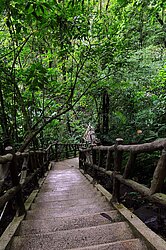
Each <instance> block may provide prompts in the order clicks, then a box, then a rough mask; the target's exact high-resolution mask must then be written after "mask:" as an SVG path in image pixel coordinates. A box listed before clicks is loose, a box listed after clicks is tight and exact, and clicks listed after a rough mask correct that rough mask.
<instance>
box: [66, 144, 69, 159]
mask: <svg viewBox="0 0 166 250" xmlns="http://www.w3.org/2000/svg"><path fill="white" fill-rule="evenodd" d="M68 149H69V145H68V144H66V145H65V151H66V152H65V153H66V158H69V151H68ZM69 150H70V149H69Z"/></svg>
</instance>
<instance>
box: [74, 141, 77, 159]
mask: <svg viewBox="0 0 166 250" xmlns="http://www.w3.org/2000/svg"><path fill="white" fill-rule="evenodd" d="M76 156H77V144H75V145H74V158H75V157H76Z"/></svg>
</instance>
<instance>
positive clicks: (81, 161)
mask: <svg viewBox="0 0 166 250" xmlns="http://www.w3.org/2000/svg"><path fill="white" fill-rule="evenodd" d="M79 168H80V169H82V168H83V152H82V150H81V149H80V150H79Z"/></svg>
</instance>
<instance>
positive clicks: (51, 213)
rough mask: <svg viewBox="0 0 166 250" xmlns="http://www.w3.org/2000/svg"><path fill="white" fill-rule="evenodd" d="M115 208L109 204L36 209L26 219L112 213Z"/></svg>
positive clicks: (29, 212) (28, 213)
mask: <svg viewBox="0 0 166 250" xmlns="http://www.w3.org/2000/svg"><path fill="white" fill-rule="evenodd" d="M110 210H113V208H112V207H111V206H110V205H109V204H108V203H103V204H98V203H97V204H88V205H84V206H73V207H61V208H57V209H54V208H52V209H51V208H50V209H45V208H43V209H42V208H35V209H32V210H30V211H28V212H27V216H26V219H42V218H55V217H63V216H72V215H85V214H90V213H100V212H104V211H110Z"/></svg>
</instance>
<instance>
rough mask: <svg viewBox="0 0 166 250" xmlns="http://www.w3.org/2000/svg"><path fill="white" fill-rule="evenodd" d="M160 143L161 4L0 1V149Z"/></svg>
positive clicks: (164, 104) (165, 116)
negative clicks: (91, 131)
mask: <svg viewBox="0 0 166 250" xmlns="http://www.w3.org/2000/svg"><path fill="white" fill-rule="evenodd" d="M89 123H90V124H91V125H92V126H93V127H94V128H95V129H96V133H97V135H98V137H99V138H100V140H101V141H102V142H103V143H105V144H111V143H113V142H114V141H115V138H117V137H122V138H123V139H124V142H125V143H138V142H148V141H151V140H154V139H157V138H163V137H166V2H165V1H164V0H158V1H157V0H149V1H147V0H103V1H102V0H98V1H97V0H96V1H94V0H49V1H48V0H33V1H31V0H28V1H23V0H1V4H0V125H1V126H0V148H1V152H2V151H3V149H4V148H5V146H7V145H12V146H14V147H15V148H16V149H19V150H20V151H23V150H24V149H25V148H26V147H28V146H32V145H33V146H35V147H44V146H45V145H48V143H49V142H52V141H56V140H57V141H60V142H79V141H80V139H81V137H82V136H83V134H84V132H85V130H86V126H87V125H88V124H89Z"/></svg>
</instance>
